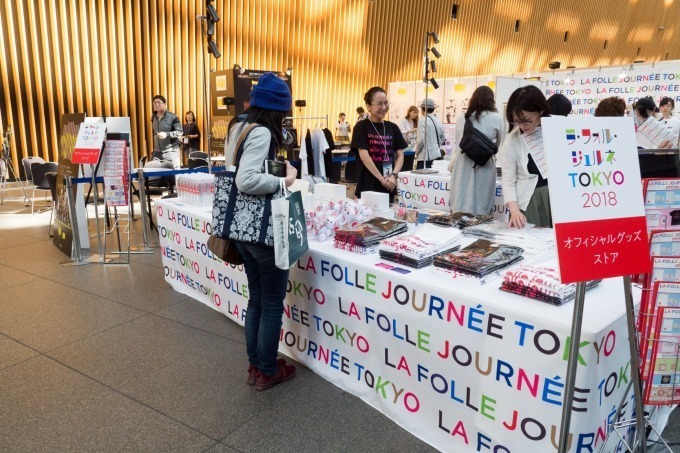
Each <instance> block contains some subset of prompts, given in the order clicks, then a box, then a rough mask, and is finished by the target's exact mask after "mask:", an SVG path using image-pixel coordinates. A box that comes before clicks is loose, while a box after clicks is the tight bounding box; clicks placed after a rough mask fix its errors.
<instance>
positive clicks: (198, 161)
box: [187, 156, 208, 168]
mask: <svg viewBox="0 0 680 453" xmlns="http://www.w3.org/2000/svg"><path fill="white" fill-rule="evenodd" d="M187 167H188V168H201V167H208V159H207V158H206V159H202V158H200V157H193V156H192V157H189V160H188V161H187Z"/></svg>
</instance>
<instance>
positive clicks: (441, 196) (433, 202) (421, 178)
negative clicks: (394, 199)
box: [397, 171, 510, 221]
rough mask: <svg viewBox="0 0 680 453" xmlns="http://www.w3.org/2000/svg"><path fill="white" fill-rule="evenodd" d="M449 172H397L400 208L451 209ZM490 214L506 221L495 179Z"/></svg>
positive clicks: (506, 214) (501, 194) (447, 210)
mask: <svg viewBox="0 0 680 453" xmlns="http://www.w3.org/2000/svg"><path fill="white" fill-rule="evenodd" d="M450 186H451V174H450V173H435V174H432V175H418V174H415V173H412V172H410V171H402V172H400V173H399V185H398V187H397V193H398V194H399V206H400V207H402V208H416V209H437V210H439V211H444V212H450V211H451V190H450ZM495 199H496V201H495V202H494V206H493V212H492V215H493V217H494V219H498V220H504V221H507V220H508V218H509V215H510V214H509V211H508V209H507V208H506V207H505V202H504V201H503V191H502V190H501V182H500V180H497V181H496V192H495Z"/></svg>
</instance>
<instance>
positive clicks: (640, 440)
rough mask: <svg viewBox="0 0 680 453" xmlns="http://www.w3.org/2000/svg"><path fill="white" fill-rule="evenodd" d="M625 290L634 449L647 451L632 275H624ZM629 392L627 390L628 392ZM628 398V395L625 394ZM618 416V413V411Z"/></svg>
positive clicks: (644, 452) (643, 452) (624, 396)
mask: <svg viewBox="0 0 680 453" xmlns="http://www.w3.org/2000/svg"><path fill="white" fill-rule="evenodd" d="M623 292H624V296H625V299H626V319H627V321H628V347H629V349H630V384H631V385H632V386H633V395H634V397H635V441H634V442H633V446H632V449H633V450H636V451H640V452H642V453H646V452H647V431H646V426H645V425H646V420H645V412H644V407H643V406H642V383H641V382H640V364H639V363H638V344H637V335H636V330H635V304H634V302H633V293H632V290H631V285H630V276H629V275H626V276H624V277H623ZM627 393H628V392H626V394H627ZM623 398H626V395H623ZM617 416H618V413H617Z"/></svg>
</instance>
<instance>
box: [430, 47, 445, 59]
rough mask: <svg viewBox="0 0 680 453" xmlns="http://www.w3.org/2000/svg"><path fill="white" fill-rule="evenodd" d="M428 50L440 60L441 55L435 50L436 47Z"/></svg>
mask: <svg viewBox="0 0 680 453" xmlns="http://www.w3.org/2000/svg"><path fill="white" fill-rule="evenodd" d="M430 50H431V51H432V53H433V54H434V56H435V57H437V58H441V56H442V54H440V53H439V51H438V50H437V48H436V47H433V48H432V49H430Z"/></svg>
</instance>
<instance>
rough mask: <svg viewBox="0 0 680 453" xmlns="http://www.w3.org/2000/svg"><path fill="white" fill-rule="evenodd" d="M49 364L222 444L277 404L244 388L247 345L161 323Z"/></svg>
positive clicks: (134, 324) (66, 351)
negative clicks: (100, 384)
mask: <svg viewBox="0 0 680 453" xmlns="http://www.w3.org/2000/svg"><path fill="white" fill-rule="evenodd" d="M50 356H52V357H55V358H56V359H58V360H59V361H61V362H63V363H65V364H67V365H69V366H71V367H73V368H74V369H77V370H79V371H81V372H82V373H84V374H87V375H88V376H92V377H93V378H95V379H97V380H99V381H101V382H103V383H105V384H107V385H109V386H111V387H112V388H115V389H117V390H119V391H120V392H122V393H124V394H126V395H129V396H131V397H132V398H134V399H136V400H139V401H142V402H144V403H145V404H148V405H149V406H150V407H153V408H155V409H157V410H158V411H160V412H162V413H165V414H168V415H169V416H171V417H173V418H175V419H177V420H181V421H182V422H184V423H186V424H187V425H189V426H191V427H193V428H195V429H197V430H199V431H201V432H203V433H206V434H207V435H209V436H212V437H215V438H221V437H223V436H225V435H226V434H227V433H229V432H231V431H232V430H234V429H235V428H237V427H238V426H239V425H241V424H242V423H243V422H244V421H246V420H248V419H249V418H250V417H252V416H253V414H256V413H260V412H261V411H263V410H264V409H265V407H266V406H267V405H269V404H271V400H272V399H276V398H277V396H276V394H273V395H269V396H264V395H262V394H259V393H260V392H256V391H255V390H254V389H253V388H252V387H251V386H248V385H246V384H245V379H246V369H247V359H246V355H245V348H244V346H243V345H242V344H239V343H236V342H233V341H230V340H228V339H225V338H221V337H218V336H216V335H213V334H210V333H206V332H203V331H201V330H197V329H194V328H192V327H188V326H186V325H183V324H179V323H176V322H174V321H171V320H169V319H165V318H162V317H158V316H155V315H148V316H145V317H143V318H139V319H135V320H133V321H131V322H129V323H126V324H123V325H120V326H118V327H116V328H114V329H110V330H107V331H106V332H102V333H101V334H99V335H96V336H92V337H89V338H87V339H85V340H83V341H80V342H77V343H74V344H71V345H69V346H66V347H64V348H61V349H59V350H56V351H52V352H50ZM264 393H267V392H264ZM279 395H281V394H279ZM278 397H280V396H278Z"/></svg>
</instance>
